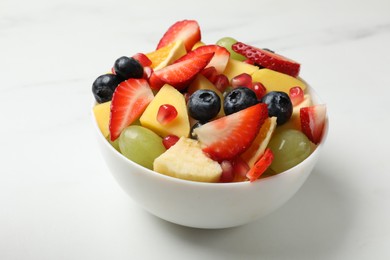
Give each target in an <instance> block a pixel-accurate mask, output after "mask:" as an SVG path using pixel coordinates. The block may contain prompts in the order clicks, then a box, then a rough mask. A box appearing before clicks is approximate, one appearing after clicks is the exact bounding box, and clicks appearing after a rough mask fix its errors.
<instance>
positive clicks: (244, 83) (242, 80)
mask: <svg viewBox="0 0 390 260" xmlns="http://www.w3.org/2000/svg"><path fill="white" fill-rule="evenodd" d="M231 83H232V87H233V88H237V87H247V88H250V87H251V86H252V76H251V75H249V74H248V73H242V74H240V75H237V76H235V77H234V78H232V82H231Z"/></svg>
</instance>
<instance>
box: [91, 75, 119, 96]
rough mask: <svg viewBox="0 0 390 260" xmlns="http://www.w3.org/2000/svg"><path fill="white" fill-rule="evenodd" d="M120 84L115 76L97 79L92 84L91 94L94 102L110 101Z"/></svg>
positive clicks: (103, 76)
mask: <svg viewBox="0 0 390 260" xmlns="http://www.w3.org/2000/svg"><path fill="white" fill-rule="evenodd" d="M120 82H121V79H120V78H119V77H118V76H117V75H115V74H104V75H101V76H99V77H97V79H95V81H94V82H93V84H92V93H93V95H94V97H95V100H96V102H98V103H104V102H107V101H110V100H111V99H112V94H113V93H114V91H115V89H116V87H117V86H118V84H119V83H120Z"/></svg>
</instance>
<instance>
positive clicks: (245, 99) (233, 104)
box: [223, 87, 258, 115]
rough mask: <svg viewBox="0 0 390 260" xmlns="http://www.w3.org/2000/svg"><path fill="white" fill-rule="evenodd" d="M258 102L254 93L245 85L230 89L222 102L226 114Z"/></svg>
mask: <svg viewBox="0 0 390 260" xmlns="http://www.w3.org/2000/svg"><path fill="white" fill-rule="evenodd" d="M257 103H258V101H257V97H256V93H255V92H254V91H253V90H251V89H249V88H247V87H238V88H235V89H233V90H232V91H230V92H229V93H228V94H227V95H226V96H225V100H224V102H223V109H224V111H225V114H226V115H230V114H233V113H236V112H238V111H240V110H243V109H245V108H248V107H250V106H253V105H256V104H257Z"/></svg>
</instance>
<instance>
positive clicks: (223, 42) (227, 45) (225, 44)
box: [217, 37, 246, 61]
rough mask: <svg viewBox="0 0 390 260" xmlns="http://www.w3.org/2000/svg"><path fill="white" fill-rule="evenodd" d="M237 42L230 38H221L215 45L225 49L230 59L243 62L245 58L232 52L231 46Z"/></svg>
mask: <svg viewBox="0 0 390 260" xmlns="http://www.w3.org/2000/svg"><path fill="white" fill-rule="evenodd" d="M236 42H237V40H236V39H234V38H232V37H223V38H221V39H219V40H218V41H217V45H219V46H222V47H225V48H226V49H227V50H228V51H229V52H230V57H231V58H232V59H235V60H239V61H244V60H245V59H246V57H245V56H243V55H241V54H239V53H237V52H235V51H233V49H232V45H233V44H235V43H236Z"/></svg>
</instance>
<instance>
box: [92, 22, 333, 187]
mask: <svg viewBox="0 0 390 260" xmlns="http://www.w3.org/2000/svg"><path fill="white" fill-rule="evenodd" d="M299 71H300V64H299V63H298V62H296V61H294V60H291V59H289V58H286V57H285V56H282V55H281V54H279V53H275V52H274V51H272V50H270V49H266V48H259V47H255V46H251V45H250V44H248V43H244V42H242V41H237V40H236V39H234V38H231V37H224V38H222V39H219V40H218V41H216V42H215V43H211V44H209V43H205V42H202V39H201V30H200V27H199V24H198V22H197V21H194V20H183V21H178V22H176V23H174V24H173V25H172V26H171V27H170V28H168V30H167V31H166V32H165V34H163V36H162V38H161V39H160V41H159V42H158V44H157V47H156V49H155V50H151V51H143V52H139V53H134V54H133V55H132V56H123V57H120V58H118V59H117V60H116V61H115V62H114V65H113V67H112V68H111V70H110V72H109V73H106V74H103V75H101V76H99V77H97V78H96V80H95V81H94V82H93V85H92V92H93V95H94V97H95V100H96V104H95V106H94V108H93V112H94V115H95V118H96V121H97V124H98V126H99V129H100V131H101V133H102V134H103V135H104V137H105V138H106V139H107V141H108V142H109V143H110V144H111V145H112V146H113V147H114V148H115V149H116V150H117V151H118V152H119V153H121V154H123V155H124V156H125V157H127V158H128V159H129V160H132V161H133V162H135V163H137V164H139V165H142V166H143V167H146V168H149V169H151V170H153V171H155V172H157V173H160V174H165V175H168V176H172V177H176V178H180V179H184V180H190V181H199V182H220V183H226V182H242V181H250V182H253V181H256V180H258V179H260V178H264V177H267V176H270V175H275V174H279V173H281V172H284V171H286V170H288V169H290V168H292V167H294V166H296V165H297V164H299V163H300V162H302V161H303V160H305V159H306V158H307V157H308V156H309V155H310V154H311V153H312V152H313V151H314V150H315V149H316V147H317V145H318V144H319V143H320V142H321V138H322V135H323V131H324V125H325V121H326V106H325V105H324V104H314V103H313V101H312V98H311V95H310V93H309V88H308V86H307V85H306V83H305V82H304V81H303V80H302V79H301V78H300V77H299Z"/></svg>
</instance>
